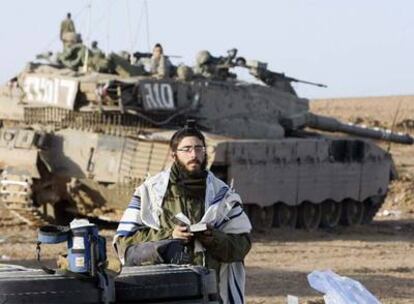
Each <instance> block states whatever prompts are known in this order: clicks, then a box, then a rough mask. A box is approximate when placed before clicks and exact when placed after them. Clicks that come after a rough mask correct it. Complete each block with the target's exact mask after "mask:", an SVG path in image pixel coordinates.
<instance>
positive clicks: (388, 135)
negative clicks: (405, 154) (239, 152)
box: [281, 113, 414, 145]
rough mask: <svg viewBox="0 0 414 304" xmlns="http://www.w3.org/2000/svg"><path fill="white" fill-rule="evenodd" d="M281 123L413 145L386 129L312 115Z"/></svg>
mask: <svg viewBox="0 0 414 304" xmlns="http://www.w3.org/2000/svg"><path fill="white" fill-rule="evenodd" d="M281 123H282V125H284V126H285V127H286V128H288V129H298V128H302V127H309V128H314V129H318V130H322V131H328V132H342V133H346V134H352V135H355V136H360V137H366V138H372V139H379V140H384V141H389V142H395V143H400V144H407V145H412V144H413V143H414V138H413V137H412V136H410V135H409V134H403V133H395V132H391V130H387V129H380V128H366V127H362V126H357V125H354V124H346V123H343V122H340V121H339V120H337V119H335V118H332V117H326V116H322V115H316V114H313V113H306V114H301V115H297V116H294V117H289V118H287V119H283V121H282V122H281Z"/></svg>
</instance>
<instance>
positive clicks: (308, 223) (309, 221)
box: [298, 202, 322, 231]
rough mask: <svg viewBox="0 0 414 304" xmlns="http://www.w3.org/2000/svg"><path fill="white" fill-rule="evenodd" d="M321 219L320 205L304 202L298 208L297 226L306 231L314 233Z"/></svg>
mask: <svg viewBox="0 0 414 304" xmlns="http://www.w3.org/2000/svg"><path fill="white" fill-rule="evenodd" d="M321 217H322V208H321V204H312V203H310V202H304V203H302V204H301V205H300V206H299V214H298V226H299V227H300V228H303V229H305V230H307V231H314V230H316V229H318V227H319V224H320V223H321Z"/></svg>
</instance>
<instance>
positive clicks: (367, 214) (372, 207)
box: [362, 196, 385, 224]
mask: <svg viewBox="0 0 414 304" xmlns="http://www.w3.org/2000/svg"><path fill="white" fill-rule="evenodd" d="M384 201H385V196H374V197H370V198H368V199H366V200H365V201H364V218H363V219H362V224H370V223H371V222H372V220H373V219H374V216H375V214H377V212H378V210H379V209H380V208H381V206H382V204H383V203H384Z"/></svg>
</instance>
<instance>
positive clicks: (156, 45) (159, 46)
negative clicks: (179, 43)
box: [154, 43, 164, 53]
mask: <svg viewBox="0 0 414 304" xmlns="http://www.w3.org/2000/svg"><path fill="white" fill-rule="evenodd" d="M155 48H160V50H161V53H163V52H164V49H163V48H162V45H161V43H156V44H155V45H154V49H155Z"/></svg>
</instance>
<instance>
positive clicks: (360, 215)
mask: <svg viewBox="0 0 414 304" xmlns="http://www.w3.org/2000/svg"><path fill="white" fill-rule="evenodd" d="M364 209H365V208H364V204H363V203H362V202H358V201H354V200H351V199H347V200H345V201H344V202H343V207H342V217H341V224H343V225H345V226H353V225H361V224H362V220H363V219H364Z"/></svg>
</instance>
